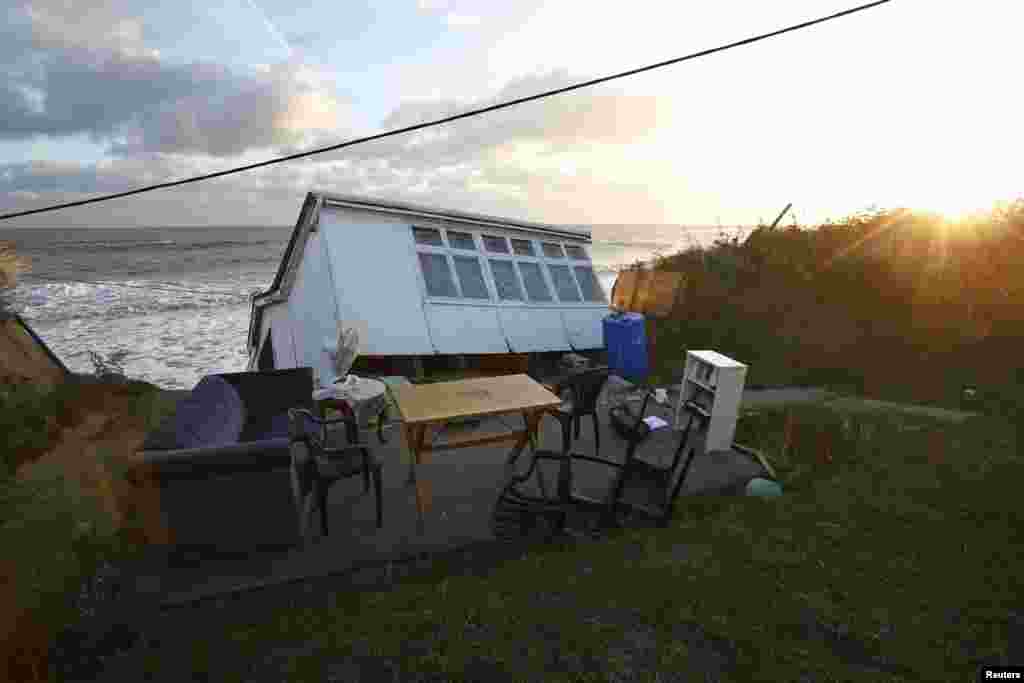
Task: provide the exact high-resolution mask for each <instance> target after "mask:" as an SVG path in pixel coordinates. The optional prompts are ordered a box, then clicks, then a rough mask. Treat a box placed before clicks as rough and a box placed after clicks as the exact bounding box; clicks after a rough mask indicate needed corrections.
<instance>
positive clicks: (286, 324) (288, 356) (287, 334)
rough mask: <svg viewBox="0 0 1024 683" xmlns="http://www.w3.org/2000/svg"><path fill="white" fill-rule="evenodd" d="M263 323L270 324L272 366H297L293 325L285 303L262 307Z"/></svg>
mask: <svg viewBox="0 0 1024 683" xmlns="http://www.w3.org/2000/svg"><path fill="white" fill-rule="evenodd" d="M263 319H264V320H265V321H266V323H265V324H267V325H270V338H271V339H272V340H273V342H274V367H275V368H297V367H299V364H298V359H297V357H296V353H295V337H294V336H293V335H292V332H293V330H292V328H293V327H294V326H295V325H294V323H293V322H292V319H291V316H290V315H289V314H288V308H287V306H286V305H285V304H283V303H282V304H275V305H271V306H267V307H266V308H265V309H263Z"/></svg>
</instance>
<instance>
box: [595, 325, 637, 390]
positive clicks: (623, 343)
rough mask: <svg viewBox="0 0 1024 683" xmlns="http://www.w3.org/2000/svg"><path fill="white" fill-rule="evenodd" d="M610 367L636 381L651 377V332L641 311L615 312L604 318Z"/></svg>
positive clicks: (616, 372) (603, 326)
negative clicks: (649, 364) (649, 339)
mask: <svg viewBox="0 0 1024 683" xmlns="http://www.w3.org/2000/svg"><path fill="white" fill-rule="evenodd" d="M602 330H603V333H604V348H605V350H606V351H607V352H608V368H609V369H610V370H611V371H612V372H613V373H615V374H617V375H619V376H621V377H624V378H625V379H628V380H630V381H633V382H642V381H645V380H646V379H647V373H648V365H647V333H646V332H645V324H644V316H643V315H641V314H640V313H612V314H611V315H607V316H605V318H604V320H603V321H602Z"/></svg>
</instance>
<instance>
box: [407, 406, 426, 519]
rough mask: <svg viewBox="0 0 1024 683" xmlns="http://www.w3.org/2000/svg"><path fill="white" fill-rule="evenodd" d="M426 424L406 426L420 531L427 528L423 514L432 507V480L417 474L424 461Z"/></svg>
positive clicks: (411, 476) (410, 476)
mask: <svg viewBox="0 0 1024 683" xmlns="http://www.w3.org/2000/svg"><path fill="white" fill-rule="evenodd" d="M426 431H427V426H426V425H414V426H412V427H407V428H406V440H407V441H408V443H409V455H410V459H411V460H412V462H411V463H410V465H409V483H410V484H412V485H413V486H415V487H416V516H417V519H416V528H417V529H418V531H419V533H421V534H422V533H423V532H424V530H425V526H424V520H423V516H424V513H425V512H426V511H427V510H428V509H429V508H430V503H431V496H430V482H427V481H422V480H420V479H419V477H417V476H416V474H417V473H416V470H417V468H418V466H419V465H420V464H422V461H423V443H424V437H425V435H426Z"/></svg>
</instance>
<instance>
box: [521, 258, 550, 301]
mask: <svg viewBox="0 0 1024 683" xmlns="http://www.w3.org/2000/svg"><path fill="white" fill-rule="evenodd" d="M519 272H520V273H522V274H523V284H525V285H526V295H527V296H528V297H530V301H551V290H550V289H548V283H547V282H545V281H544V274H543V273H541V272H540V264H539V263H522V262H520V263H519Z"/></svg>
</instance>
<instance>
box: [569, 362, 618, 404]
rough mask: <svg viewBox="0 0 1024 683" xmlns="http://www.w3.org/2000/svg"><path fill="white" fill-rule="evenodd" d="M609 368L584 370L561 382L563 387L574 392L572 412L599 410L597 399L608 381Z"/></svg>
mask: <svg viewBox="0 0 1024 683" xmlns="http://www.w3.org/2000/svg"><path fill="white" fill-rule="evenodd" d="M608 373H609V370H608V368H594V369H592V370H584V371H583V372H578V373H575V374H573V375H570V376H569V377H567V378H566V379H565V380H564V381H563V382H561V386H562V388H566V389H569V391H571V392H572V412H573V414H575V415H586V414H590V413H593V412H594V411H596V410H597V399H598V397H599V396H600V395H601V390H602V389H604V385H605V383H606V382H607V381H608Z"/></svg>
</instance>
